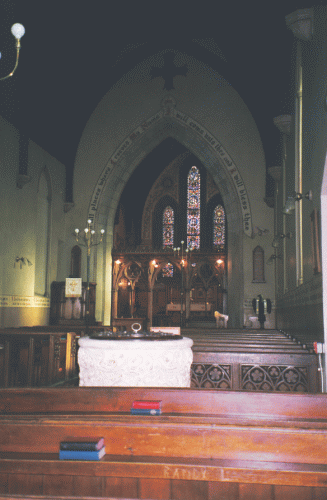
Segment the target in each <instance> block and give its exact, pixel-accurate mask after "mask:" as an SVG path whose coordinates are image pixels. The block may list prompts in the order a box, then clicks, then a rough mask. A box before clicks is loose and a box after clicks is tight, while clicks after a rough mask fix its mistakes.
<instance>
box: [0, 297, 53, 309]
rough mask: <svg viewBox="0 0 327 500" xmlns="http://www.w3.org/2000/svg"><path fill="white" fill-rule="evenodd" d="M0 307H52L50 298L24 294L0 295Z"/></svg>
mask: <svg viewBox="0 0 327 500" xmlns="http://www.w3.org/2000/svg"><path fill="white" fill-rule="evenodd" d="M0 307H50V299H48V298H47V297H29V296H23V295H0Z"/></svg>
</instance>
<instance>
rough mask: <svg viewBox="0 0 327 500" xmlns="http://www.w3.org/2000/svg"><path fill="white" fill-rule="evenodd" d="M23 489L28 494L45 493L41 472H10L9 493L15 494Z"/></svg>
mask: <svg viewBox="0 0 327 500" xmlns="http://www.w3.org/2000/svg"><path fill="white" fill-rule="evenodd" d="M22 491H24V493H26V494H28V495H42V494H43V475H41V474H33V475H32V474H31V475H28V474H15V475H13V474H9V475H8V493H10V494H12V495H14V494H19V493H21V492H22Z"/></svg>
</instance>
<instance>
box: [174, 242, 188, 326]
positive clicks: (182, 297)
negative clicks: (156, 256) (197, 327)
mask: <svg viewBox="0 0 327 500" xmlns="http://www.w3.org/2000/svg"><path fill="white" fill-rule="evenodd" d="M173 250H174V255H176V252H177V256H178V257H179V252H180V251H182V259H181V262H180V263H181V275H182V277H181V292H180V295H181V328H182V326H183V306H184V267H185V266H186V265H187V257H188V252H189V249H188V248H186V250H185V254H186V255H185V258H184V241H181V247H177V248H174V249H173ZM185 310H186V303H185ZM185 312H186V311H185Z"/></svg>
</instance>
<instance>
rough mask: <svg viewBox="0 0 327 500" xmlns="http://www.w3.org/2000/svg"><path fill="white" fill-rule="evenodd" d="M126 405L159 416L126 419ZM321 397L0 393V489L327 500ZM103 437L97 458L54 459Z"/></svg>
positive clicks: (326, 435)
mask: <svg viewBox="0 0 327 500" xmlns="http://www.w3.org/2000/svg"><path fill="white" fill-rule="evenodd" d="M134 399H161V400H162V409H163V414H162V415H161V416H157V417H146V416H134V415H130V408H131V405H132V402H133V400H134ZM326 402H327V397H326V396H325V395H312V394H260V393H246V394H245V393H242V392H231V391H230V392H219V393H217V392H216V391H207V390H201V391H199V390H192V389H152V388H148V389H146V388H92V389H91V388H79V389H65V388H63V389H4V390H2V391H0V493H2V494H24V495H46V496H48V498H50V496H51V495H59V496H60V495H61V496H63V497H65V498H67V497H70V496H78V495H80V496H83V495H88V496H93V497H103V496H105V497H108V496H115V497H117V498H152V499H186V498H187V499H188V500H199V499H201V500H214V499H217V498H220V499H223V498H228V499H229V500H249V499H254V498H255V499H262V500H290V499H295V498H296V499H297V500H300V499H315V500H317V499H320V500H322V499H325V498H327V487H326V484H327V466H326V444H327V404H326ZM100 435H101V436H104V439H105V443H106V451H107V455H106V456H105V457H104V458H103V459H102V460H101V461H100V462H90V461H89V462H78V461H69V462H67V461H59V460H58V450H59V443H60V441H62V440H64V439H67V436H76V437H77V436H80V437H81V436H94V437H96V436H100Z"/></svg>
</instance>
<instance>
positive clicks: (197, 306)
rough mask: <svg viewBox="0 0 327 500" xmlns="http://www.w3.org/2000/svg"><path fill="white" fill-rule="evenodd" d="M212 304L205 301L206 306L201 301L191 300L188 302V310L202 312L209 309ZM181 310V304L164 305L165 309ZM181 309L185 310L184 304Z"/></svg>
mask: <svg viewBox="0 0 327 500" xmlns="http://www.w3.org/2000/svg"><path fill="white" fill-rule="evenodd" d="M211 308H212V304H211V303H210V302H208V303H207V308H206V305H205V304H204V303H203V302H191V304H190V311H194V312H203V311H206V310H207V311H211ZM180 310H181V305H180V304H167V305H166V311H180ZM183 311H185V304H183Z"/></svg>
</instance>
